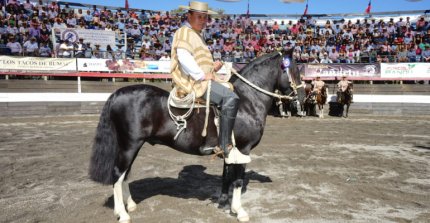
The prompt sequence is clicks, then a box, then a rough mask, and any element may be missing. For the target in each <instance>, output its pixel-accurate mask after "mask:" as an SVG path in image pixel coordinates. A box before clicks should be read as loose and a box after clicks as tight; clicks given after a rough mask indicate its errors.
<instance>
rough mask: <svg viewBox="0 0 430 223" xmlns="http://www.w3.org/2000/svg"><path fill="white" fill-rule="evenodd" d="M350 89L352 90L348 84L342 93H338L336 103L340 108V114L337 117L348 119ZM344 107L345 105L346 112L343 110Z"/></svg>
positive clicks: (350, 98)
mask: <svg viewBox="0 0 430 223" xmlns="http://www.w3.org/2000/svg"><path fill="white" fill-rule="evenodd" d="M352 88H353V84H352V83H350V84H348V87H347V88H346V90H345V91H344V92H338V95H339V99H338V103H339V104H340V106H341V109H340V111H341V112H340V114H339V116H343V117H345V118H348V113H349V106H350V105H351V102H352ZM345 105H346V110H345Z"/></svg>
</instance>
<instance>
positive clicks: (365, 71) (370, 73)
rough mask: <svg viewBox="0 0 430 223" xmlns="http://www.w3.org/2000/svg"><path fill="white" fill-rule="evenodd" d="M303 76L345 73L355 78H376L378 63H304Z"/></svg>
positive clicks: (330, 76) (311, 76)
mask: <svg viewBox="0 0 430 223" xmlns="http://www.w3.org/2000/svg"><path fill="white" fill-rule="evenodd" d="M304 66H305V77H307V78H315V77H316V76H320V77H321V78H334V77H338V78H339V77H341V76H343V75H346V76H348V77H356V78H377V77H380V76H381V71H380V70H381V68H380V65H379V64H305V65H304Z"/></svg>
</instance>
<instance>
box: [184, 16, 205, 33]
mask: <svg viewBox="0 0 430 223" xmlns="http://www.w3.org/2000/svg"><path fill="white" fill-rule="evenodd" d="M207 21H208V14H206V13H201V12H193V11H190V12H189V13H188V22H189V23H190V25H191V28H193V29H194V30H196V31H199V32H200V31H202V30H203V29H204V28H205V26H206V23H207Z"/></svg>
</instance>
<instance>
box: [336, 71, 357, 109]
mask: <svg viewBox="0 0 430 223" xmlns="http://www.w3.org/2000/svg"><path fill="white" fill-rule="evenodd" d="M350 84H352V82H351V81H349V80H347V79H346V75H343V76H342V80H340V81H339V83H337V88H338V90H337V101H338V102H340V93H341V92H345V91H346V89H347V88H348V86H349V85H350ZM351 103H353V94H352V88H351Z"/></svg>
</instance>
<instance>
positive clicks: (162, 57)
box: [159, 52, 170, 61]
mask: <svg viewBox="0 0 430 223" xmlns="http://www.w3.org/2000/svg"><path fill="white" fill-rule="evenodd" d="M159 61H170V57H169V54H168V53H166V52H164V53H163V54H162V55H161V57H160V59H159Z"/></svg>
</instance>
